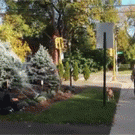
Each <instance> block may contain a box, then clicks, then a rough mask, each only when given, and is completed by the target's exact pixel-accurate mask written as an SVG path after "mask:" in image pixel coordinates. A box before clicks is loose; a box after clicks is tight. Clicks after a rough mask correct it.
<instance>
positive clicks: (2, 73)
mask: <svg viewBox="0 0 135 135" xmlns="http://www.w3.org/2000/svg"><path fill="white" fill-rule="evenodd" d="M0 62H1V64H0V87H2V84H3V83H4V82H6V81H7V80H8V81H9V83H10V88H14V87H18V88H21V87H24V86H26V85H27V83H29V81H28V77H27V73H26V72H25V71H24V70H22V69H21V67H22V62H21V60H20V59H19V57H18V56H17V55H16V54H15V53H14V52H13V51H12V48H11V46H10V44H9V43H6V42H4V43H2V42H0Z"/></svg>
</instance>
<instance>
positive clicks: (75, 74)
mask: <svg viewBox="0 0 135 135" xmlns="http://www.w3.org/2000/svg"><path fill="white" fill-rule="evenodd" d="M78 74H79V73H78V64H77V62H75V63H74V66H73V79H74V81H77V80H78V79H79V77H78Z"/></svg>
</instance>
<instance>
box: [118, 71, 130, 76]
mask: <svg viewBox="0 0 135 135" xmlns="http://www.w3.org/2000/svg"><path fill="white" fill-rule="evenodd" d="M118 73H119V74H123V75H126V74H131V73H132V70H123V71H118Z"/></svg>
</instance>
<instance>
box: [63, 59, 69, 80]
mask: <svg viewBox="0 0 135 135" xmlns="http://www.w3.org/2000/svg"><path fill="white" fill-rule="evenodd" d="M64 78H65V80H66V81H67V80H69V78H70V66H69V62H68V61H67V62H66V65H65V73H64Z"/></svg>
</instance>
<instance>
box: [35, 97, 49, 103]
mask: <svg viewBox="0 0 135 135" xmlns="http://www.w3.org/2000/svg"><path fill="white" fill-rule="evenodd" d="M45 100H47V99H46V98H45V97H44V96H39V97H38V98H37V101H38V102H41V101H45Z"/></svg>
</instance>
